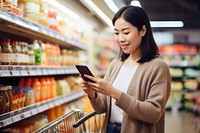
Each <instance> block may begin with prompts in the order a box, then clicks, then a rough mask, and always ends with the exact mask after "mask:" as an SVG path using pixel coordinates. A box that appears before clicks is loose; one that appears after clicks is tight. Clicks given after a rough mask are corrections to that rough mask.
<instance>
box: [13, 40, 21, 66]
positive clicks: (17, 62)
mask: <svg viewBox="0 0 200 133" xmlns="http://www.w3.org/2000/svg"><path fill="white" fill-rule="evenodd" d="M11 46H12V50H13V65H20V47H19V44H18V42H17V41H13V42H12V43H11Z"/></svg>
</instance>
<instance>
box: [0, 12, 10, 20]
mask: <svg viewBox="0 0 200 133" xmlns="http://www.w3.org/2000/svg"><path fill="white" fill-rule="evenodd" d="M0 18H2V19H4V20H7V21H9V22H13V19H12V17H11V15H9V14H8V13H7V12H4V11H1V12H0Z"/></svg>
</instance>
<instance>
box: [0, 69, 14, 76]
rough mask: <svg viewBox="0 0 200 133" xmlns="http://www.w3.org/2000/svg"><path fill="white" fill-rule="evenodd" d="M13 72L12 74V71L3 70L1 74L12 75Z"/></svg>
mask: <svg viewBox="0 0 200 133" xmlns="http://www.w3.org/2000/svg"><path fill="white" fill-rule="evenodd" d="M11 75H12V74H11V72H10V71H8V70H7V71H6V70H4V71H2V72H1V76H11Z"/></svg>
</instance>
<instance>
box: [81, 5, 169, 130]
mask: <svg viewBox="0 0 200 133" xmlns="http://www.w3.org/2000/svg"><path fill="white" fill-rule="evenodd" d="M112 22H113V25H114V38H115V40H116V41H117V42H118V44H119V47H120V53H119V57H118V58H116V59H114V60H113V61H112V62H111V64H110V66H109V68H108V71H107V73H106V75H105V77H104V79H101V78H99V77H97V76H94V77H91V76H88V75H85V76H86V77H87V78H89V79H91V80H93V81H94V82H95V83H92V82H86V81H84V82H83V89H84V91H85V92H86V93H87V95H88V97H89V99H90V101H91V104H92V106H93V108H94V110H95V111H96V112H97V113H106V118H105V122H104V126H103V132H104V133H105V132H107V133H109V132H112V133H118V132H121V133H164V116H165V113H164V112H165V105H166V103H167V100H168V98H169V95H170V89H171V88H170V86H171V85H170V82H171V77H170V73H169V68H168V66H167V64H166V63H165V62H163V60H162V59H160V58H159V51H158V47H157V45H156V43H155V41H154V38H153V35H152V30H151V26H150V23H149V19H148V16H147V14H146V13H145V11H144V10H143V9H142V8H140V7H136V6H125V7H122V8H121V9H120V10H119V11H118V12H117V13H116V14H115V16H114V18H113V20H112Z"/></svg>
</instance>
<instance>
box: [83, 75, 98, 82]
mask: <svg viewBox="0 0 200 133" xmlns="http://www.w3.org/2000/svg"><path fill="white" fill-rule="evenodd" d="M84 76H85V77H86V78H89V79H91V80H92V81H94V82H98V77H94V76H90V75H87V74H84Z"/></svg>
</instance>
